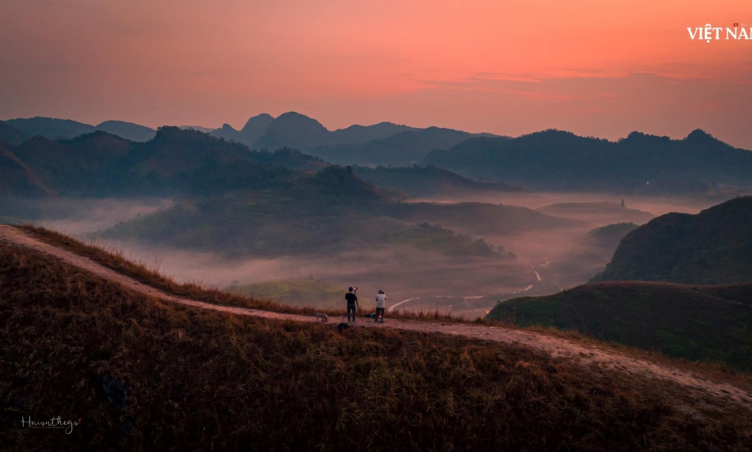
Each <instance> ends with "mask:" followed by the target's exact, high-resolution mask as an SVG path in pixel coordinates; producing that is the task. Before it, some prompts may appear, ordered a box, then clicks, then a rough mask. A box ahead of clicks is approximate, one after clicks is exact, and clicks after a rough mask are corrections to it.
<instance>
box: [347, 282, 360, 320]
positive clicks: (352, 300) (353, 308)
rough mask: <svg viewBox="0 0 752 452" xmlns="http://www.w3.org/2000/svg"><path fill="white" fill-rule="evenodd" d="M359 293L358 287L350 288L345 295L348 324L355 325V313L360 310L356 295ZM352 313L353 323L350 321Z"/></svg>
mask: <svg viewBox="0 0 752 452" xmlns="http://www.w3.org/2000/svg"><path fill="white" fill-rule="evenodd" d="M357 291H358V288H357V287H356V288H355V289H353V288H352V287H349V288H348V292H347V293H346V294H345V300H347V323H355V313H356V312H357V310H358V296H357V295H355V292H357ZM350 312H352V321H350Z"/></svg>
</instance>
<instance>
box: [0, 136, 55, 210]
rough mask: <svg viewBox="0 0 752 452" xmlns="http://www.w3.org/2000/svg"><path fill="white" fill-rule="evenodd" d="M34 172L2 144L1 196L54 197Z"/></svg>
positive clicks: (0, 155)
mask: <svg viewBox="0 0 752 452" xmlns="http://www.w3.org/2000/svg"><path fill="white" fill-rule="evenodd" d="M52 194H53V191H52V190H50V189H49V188H47V187H46V186H45V185H44V183H43V182H42V181H41V179H39V176H37V175H36V174H35V173H34V172H33V171H32V170H30V169H29V168H28V167H27V166H26V165H25V164H24V163H23V162H22V161H21V160H19V159H18V157H16V155H15V154H13V153H12V152H11V151H9V150H8V149H7V148H6V147H5V145H4V144H3V143H0V196H7V195H14V196H24V197H32V198H34V197H39V196H49V195H52Z"/></svg>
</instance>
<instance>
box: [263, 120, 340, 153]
mask: <svg viewBox="0 0 752 452" xmlns="http://www.w3.org/2000/svg"><path fill="white" fill-rule="evenodd" d="M330 140H331V132H329V131H328V130H327V129H326V127H324V126H323V125H321V123H320V122H318V121H316V120H315V119H313V118H309V117H308V116H305V115H301V114H300V113H295V112H292V111H291V112H287V113H284V114H282V115H280V116H279V117H277V118H275V119H274V120H273V121H271V122H270V123H269V125H268V126H267V128H266V133H265V134H264V135H263V136H262V137H261V138H260V139H259V140H258V141H257V142H256V143H255V144H254V147H255V148H257V149H277V148H281V147H289V148H293V149H299V150H301V151H306V150H308V149H310V148H312V147H314V146H316V145H317V144H324V143H328V142H329V141H330Z"/></svg>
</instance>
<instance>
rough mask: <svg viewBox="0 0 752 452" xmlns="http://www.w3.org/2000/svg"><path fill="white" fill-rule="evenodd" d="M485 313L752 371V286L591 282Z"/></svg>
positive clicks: (521, 323) (499, 305) (499, 317)
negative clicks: (576, 331) (571, 330)
mask: <svg viewBox="0 0 752 452" xmlns="http://www.w3.org/2000/svg"><path fill="white" fill-rule="evenodd" d="M487 318H489V319H492V320H494V319H495V320H509V321H513V322H515V323H516V324H517V325H522V326H528V325H545V326H553V327H556V328H561V329H573V330H578V331H580V332H582V333H583V334H586V335H588V336H591V337H595V338H597V339H601V340H605V341H615V342H619V343H621V344H625V345H629V346H634V347H639V348H642V349H647V350H656V351H660V352H661V353H663V354H665V355H668V356H673V357H677V358H685V359H689V360H710V361H717V362H723V363H726V364H729V365H731V366H733V367H735V368H738V369H744V370H752V284H744V285H735V286H690V285H679V284H666V283H649V282H619V283H615V282H614V283H598V284H587V285H584V286H579V287H575V288H574V289H570V290H567V291H564V292H561V293H558V294H555V295H550V296H545V297H526V298H517V299H513V300H509V301H505V302H503V303H499V304H497V305H496V307H495V308H494V309H493V310H492V311H491V312H490V313H489V314H488V316H487Z"/></svg>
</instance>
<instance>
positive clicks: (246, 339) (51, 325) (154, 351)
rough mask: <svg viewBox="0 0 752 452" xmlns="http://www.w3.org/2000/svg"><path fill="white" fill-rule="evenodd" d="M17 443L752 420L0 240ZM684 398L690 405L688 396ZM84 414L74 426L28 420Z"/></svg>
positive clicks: (541, 434) (541, 439) (457, 443)
mask: <svg viewBox="0 0 752 452" xmlns="http://www.w3.org/2000/svg"><path fill="white" fill-rule="evenodd" d="M0 269H1V270H2V271H1V273H0V280H1V281H2V284H0V350H2V353H0V382H2V383H0V413H1V414H0V416H1V422H2V423H3V435H1V436H0V448H1V449H3V450H9V451H10V450H129V451H139V450H168V449H174V450H185V449H191V450H241V449H243V450H247V449H255V450H339V449H347V450H374V449H378V448H383V447H388V448H389V450H436V451H438V450H581V451H601V450H615V451H621V450H623V451H633V450H638V449H651V450H687V451H692V450H709V449H710V450H743V449H744V448H745V447H746V445H748V444H749V443H750V441H752V437H751V436H750V435H751V434H750V432H751V431H752V415H751V414H750V413H749V412H748V411H745V410H742V409H740V408H738V409H737V408H735V407H734V406H728V407H724V409H723V410H718V409H714V408H712V407H711V406H709V405H703V406H702V407H701V406H699V405H693V403H692V402H691V399H688V398H685V397H684V395H683V394H684V393H683V391H681V390H679V389H677V388H675V387H673V386H671V385H668V384H663V383H660V382H656V381H652V380H643V379H641V378H640V377H636V376H633V377H630V378H623V376H622V375H620V374H618V373H612V372H605V371H601V370H599V369H597V368H590V369H583V368H581V367H577V366H576V365H575V364H573V363H571V362H568V361H565V360H553V359H551V358H548V357H545V356H541V355H539V354H537V353H532V352H530V351H528V350H525V349H522V348H518V347H514V346H499V345H497V344H489V343H485V342H480V341H468V340H464V339H461V338H453V337H447V336H438V335H425V334H409V333H400V332H397V331H390V330H383V329H368V330H360V329H358V330H348V331H346V332H345V334H340V333H337V331H336V329H335V328H333V327H332V326H331V325H322V324H305V325H304V324H293V323H284V322H275V321H260V320H255V319H251V318H242V317H236V316H232V315H225V314H220V313H216V312H205V311H200V310H197V309H192V308H187V307H182V306H177V305H174V304H171V303H167V302H161V301H158V300H154V299H150V298H147V297H144V296H142V295H139V294H136V293H133V292H130V291H128V290H125V289H123V288H122V286H119V285H117V284H112V283H108V282H106V281H103V280H100V279H97V278H96V277H93V276H91V275H90V274H88V273H84V272H81V271H79V270H77V269H75V268H72V267H69V266H67V265H64V264H62V263H61V262H59V261H57V260H55V259H50V258H48V257H45V256H44V255H42V254H40V253H38V252H35V251H31V250H28V249H23V248H17V247H13V246H10V245H8V244H5V243H2V244H0ZM677 402H678V403H680V404H681V407H678V406H677ZM22 416H24V417H28V416H31V417H32V418H33V419H35V420H43V419H49V418H50V417H52V416H60V417H61V418H62V419H63V420H80V424H79V425H78V426H76V427H75V428H74V429H73V432H72V433H71V434H70V435H65V434H64V433H63V432H61V431H59V430H36V429H29V428H23V427H22V426H21V424H20V422H19V418H20V417H22Z"/></svg>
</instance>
